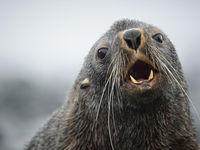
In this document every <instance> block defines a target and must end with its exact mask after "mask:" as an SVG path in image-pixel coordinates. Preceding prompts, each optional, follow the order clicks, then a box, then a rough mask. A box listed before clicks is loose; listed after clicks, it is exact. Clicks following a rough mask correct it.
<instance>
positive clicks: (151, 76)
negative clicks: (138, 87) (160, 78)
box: [148, 69, 153, 80]
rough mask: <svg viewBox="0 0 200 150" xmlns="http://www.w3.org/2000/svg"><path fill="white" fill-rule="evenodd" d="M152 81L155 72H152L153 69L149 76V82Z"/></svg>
mask: <svg viewBox="0 0 200 150" xmlns="http://www.w3.org/2000/svg"><path fill="white" fill-rule="evenodd" d="M151 79H153V70H152V69H151V71H150V75H149V78H148V80H151Z"/></svg>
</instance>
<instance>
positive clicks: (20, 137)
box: [0, 0, 200, 150]
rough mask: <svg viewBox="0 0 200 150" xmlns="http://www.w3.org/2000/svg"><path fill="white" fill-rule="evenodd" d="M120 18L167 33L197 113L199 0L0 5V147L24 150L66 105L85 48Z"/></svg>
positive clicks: (4, 1)
mask: <svg viewBox="0 0 200 150" xmlns="http://www.w3.org/2000/svg"><path fill="white" fill-rule="evenodd" d="M121 18H130V19H137V20H141V21H145V22H148V23H150V24H153V25H156V26H158V27H159V28H161V29H162V30H163V31H164V32H165V33H167V35H168V36H169V38H170V39H171V41H172V42H173V43H174V45H175V47H176V49H177V52H178V54H179V57H180V60H181V62H182V65H183V69H184V72H185V76H186V78H187V80H188V83H189V86H190V91H191V92H190V96H191V99H192V101H193V103H194V105H195V106H196V108H197V109H198V111H199V112H200V90H199V89H200V78H199V77H200V56H199V55H200V1H198V0H196V1H195V0H190V1H189V0H188V1H186V0H182V1H178V0H177V1H175V0H168V1H159V0H148V1H138V0H137V1H135V0H121V1H120V0H110V1H106V0H100V1H94V0H91V1H90V0H84V1H81V0H79V1H77V0H73V1H67V0H65V1H64V0H55V1H52V0H48V1H47V0H17V1H15V0H0V150H21V149H23V147H24V146H25V145H26V144H27V143H28V141H29V140H30V138H31V137H32V136H33V135H34V133H35V132H36V131H37V130H38V128H39V127H41V126H42V124H43V123H44V122H45V121H46V120H47V118H48V117H49V116H50V115H51V113H52V112H53V111H54V110H55V109H56V108H58V107H59V106H60V105H61V104H62V103H63V101H64V100H65V98H66V95H67V92H68V91H69V89H70V87H71V86H72V84H73V81H74V79H75V77H76V76H77V74H78V71H79V70H80V67H81V64H82V63H83V59H84V57H85V56H86V54H87V53H88V51H89V49H90V48H91V46H92V45H93V44H94V42H95V41H96V40H97V39H98V38H99V37H100V36H101V35H102V34H103V33H104V32H105V31H106V30H107V29H108V28H109V27H110V25H111V24H112V23H113V22H114V21H115V20H118V19H121ZM194 118H195V124H196V127H197V129H198V133H199V134H200V120H197V119H196V116H195V115H194Z"/></svg>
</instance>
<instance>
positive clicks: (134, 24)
mask: <svg viewBox="0 0 200 150" xmlns="http://www.w3.org/2000/svg"><path fill="white" fill-rule="evenodd" d="M130 28H141V29H143V30H144V31H146V34H151V35H152V34H155V33H157V32H159V33H162V34H164V33H163V32H162V30H161V29H159V28H157V27H155V26H153V25H150V24H147V23H144V22H141V21H136V20H129V19H123V20H119V21H116V22H115V23H114V24H113V25H112V26H111V29H110V30H109V34H106V35H111V34H112V35H113V36H115V35H116V34H117V33H118V32H120V31H123V30H127V29H130Z"/></svg>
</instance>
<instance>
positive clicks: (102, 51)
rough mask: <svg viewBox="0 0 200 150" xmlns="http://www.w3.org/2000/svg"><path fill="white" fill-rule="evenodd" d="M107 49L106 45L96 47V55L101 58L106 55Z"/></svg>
mask: <svg viewBox="0 0 200 150" xmlns="http://www.w3.org/2000/svg"><path fill="white" fill-rule="evenodd" d="M107 51H108V48H106V47H103V48H100V49H98V52H97V56H98V57H99V58H100V59H103V58H104V57H105V56H106V53H107Z"/></svg>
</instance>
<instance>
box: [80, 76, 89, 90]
mask: <svg viewBox="0 0 200 150" xmlns="http://www.w3.org/2000/svg"><path fill="white" fill-rule="evenodd" d="M89 86H90V82H89V79H88V78H85V79H84V80H83V81H82V82H81V86H80V89H85V88H87V87H89Z"/></svg>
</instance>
